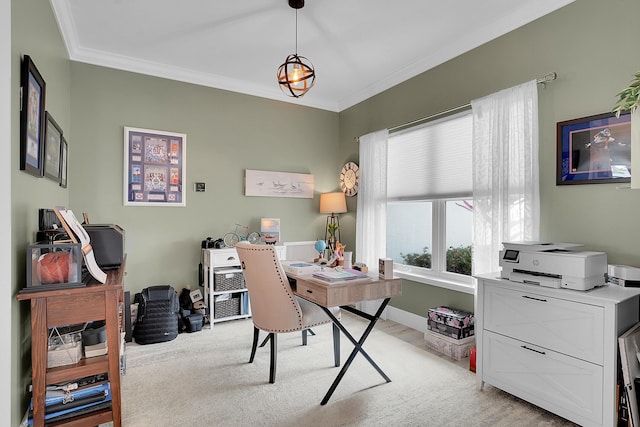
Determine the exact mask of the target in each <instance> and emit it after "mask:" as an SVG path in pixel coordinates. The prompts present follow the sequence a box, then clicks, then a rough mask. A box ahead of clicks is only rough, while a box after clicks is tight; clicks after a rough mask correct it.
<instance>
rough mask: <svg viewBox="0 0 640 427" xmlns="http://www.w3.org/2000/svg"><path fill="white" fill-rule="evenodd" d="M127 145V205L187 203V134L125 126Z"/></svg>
mask: <svg viewBox="0 0 640 427" xmlns="http://www.w3.org/2000/svg"><path fill="white" fill-rule="evenodd" d="M124 145H125V150H124V205H125V206H186V192H185V191H184V183H185V180H186V148H187V135H186V134H184V133H175V132H166V131H159V130H151V129H141V128H133V127H125V128H124Z"/></svg>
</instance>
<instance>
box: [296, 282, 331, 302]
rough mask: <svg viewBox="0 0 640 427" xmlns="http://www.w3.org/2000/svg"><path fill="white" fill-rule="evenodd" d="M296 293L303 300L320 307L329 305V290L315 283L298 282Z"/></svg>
mask: <svg viewBox="0 0 640 427" xmlns="http://www.w3.org/2000/svg"><path fill="white" fill-rule="evenodd" d="M296 293H297V294H298V295H300V296H301V297H302V298H305V299H308V300H309V301H313V302H315V303H318V304H320V305H326V304H327V288H326V287H322V286H319V285H317V284H315V283H313V282H308V281H303V280H298V282H297V284H296Z"/></svg>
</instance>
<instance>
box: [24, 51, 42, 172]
mask: <svg viewBox="0 0 640 427" xmlns="http://www.w3.org/2000/svg"><path fill="white" fill-rule="evenodd" d="M20 80H21V82H20V89H21V97H22V100H21V104H20V170H23V171H25V172H27V173H30V174H32V175H35V176H37V177H41V176H42V174H43V168H44V162H43V142H44V139H43V136H42V135H43V133H44V100H45V93H46V84H45V82H44V79H43V78H42V76H41V75H40V72H39V71H38V69H37V68H36V66H35V64H34V63H33V61H32V60H31V57H30V56H29V55H25V56H24V58H23V59H22V69H21V76H20Z"/></svg>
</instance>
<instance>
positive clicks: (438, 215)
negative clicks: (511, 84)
mask: <svg viewBox="0 0 640 427" xmlns="http://www.w3.org/2000/svg"><path fill="white" fill-rule="evenodd" d="M469 114H471V113H470V112H469V111H464V112H462V113H456V114H452V115H450V116H448V117H444V118H439V119H436V120H433V121H432V122H431V123H429V124H427V126H428V125H437V124H438V123H439V122H442V121H447V120H455V119H456V118H457V117H456V116H458V117H468V115H469ZM424 125H425V124H424V123H421V124H420V125H417V126H418V127H419V128H422V127H423V126H424ZM418 130H419V129H418V128H416V131H418ZM401 131H402V132H403V133H404V132H407V131H408V132H411V130H409V129H407V128H402V129H401ZM389 138H390V139H391V138H393V136H392V135H389ZM471 144H472V141H469V147H471ZM470 174H471V172H470ZM387 176H389V172H387ZM387 179H389V178H387ZM472 199H473V192H472V191H468V192H467V191H465V192H462V193H460V192H456V193H455V194H452V193H449V194H446V195H444V194H443V195H442V197H433V196H432V197H429V196H428V195H426V196H424V197H410V198H403V197H388V198H387V203H402V202H431V245H430V246H431V247H430V249H431V268H430V269H427V268H424V267H416V266H411V265H407V264H402V263H399V262H397V261H396V260H394V263H393V268H394V274H395V275H396V276H398V277H401V278H403V279H407V280H411V281H414V282H418V283H424V284H428V285H432V286H438V287H442V288H446V289H451V290H455V291H459V292H464V293H469V294H474V293H475V288H476V285H475V279H474V278H473V276H472V275H469V276H466V275H463V274H458V273H451V272H448V271H446V262H447V250H448V248H447V246H446V242H447V240H446V231H447V224H446V214H447V213H446V206H447V202H450V201H462V200H472ZM387 221H388V218H387ZM472 221H473V220H472ZM387 226H388V222H387ZM472 247H473V242H472Z"/></svg>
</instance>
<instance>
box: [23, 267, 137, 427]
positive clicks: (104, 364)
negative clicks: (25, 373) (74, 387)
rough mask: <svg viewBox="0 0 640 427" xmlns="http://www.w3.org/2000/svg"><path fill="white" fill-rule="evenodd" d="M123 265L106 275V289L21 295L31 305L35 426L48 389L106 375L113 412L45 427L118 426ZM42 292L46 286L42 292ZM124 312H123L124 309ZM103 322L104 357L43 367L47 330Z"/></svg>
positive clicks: (40, 418) (94, 287)
mask: <svg viewBox="0 0 640 427" xmlns="http://www.w3.org/2000/svg"><path fill="white" fill-rule="evenodd" d="M125 263H126V258H125V259H124V261H123V263H122V265H121V266H120V268H119V269H117V270H111V271H108V272H107V281H106V282H105V283H104V284H96V285H93V284H92V285H88V286H86V287H83V288H73V289H61V290H42V291H35V292H25V293H21V294H19V295H18V296H17V299H18V300H19V301H30V303H31V365H32V367H31V369H32V379H31V381H32V398H33V425H34V426H35V427H41V426H44V425H45V420H44V415H45V393H46V387H47V385H50V384H55V383H60V382H64V381H72V380H74V379H78V378H82V377H87V376H90V375H96V374H101V373H105V372H108V374H109V382H110V386H111V408H110V409H103V410H97V411H95V412H91V413H88V414H84V415H79V416H77V417H74V418H70V419H67V420H64V421H60V422H51V423H46V425H48V426H58V425H65V426H71V427H89V426H96V425H98V424H102V423H106V422H109V421H113V426H114V427H120V426H121V419H122V416H121V406H120V402H121V395H120V340H121V334H120V330H121V328H122V325H121V323H122V322H121V316H120V315H119V303H120V301H122V300H123V290H124V274H125ZM42 288H43V289H46V285H44V286H42ZM125 309H126V307H125ZM96 320H104V321H105V323H106V332H107V347H108V350H107V354H106V355H104V356H97V357H92V358H89V359H80V361H78V362H77V363H74V364H70V365H64V366H58V367H55V368H48V367H47V352H48V338H49V333H48V331H49V328H53V327H56V326H66V325H74V324H79V323H86V322H91V321H96Z"/></svg>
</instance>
